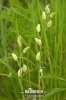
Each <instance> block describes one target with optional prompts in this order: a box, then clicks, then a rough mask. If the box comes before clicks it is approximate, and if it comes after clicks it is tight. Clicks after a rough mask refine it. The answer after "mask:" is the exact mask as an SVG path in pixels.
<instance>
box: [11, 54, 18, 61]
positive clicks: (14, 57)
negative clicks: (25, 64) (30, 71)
mask: <svg viewBox="0 0 66 100" xmlns="http://www.w3.org/2000/svg"><path fill="white" fill-rule="evenodd" d="M11 55H12V58H13V59H14V60H15V61H18V59H17V56H16V54H14V53H12V54H11Z"/></svg>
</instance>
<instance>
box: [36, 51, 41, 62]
mask: <svg viewBox="0 0 66 100" xmlns="http://www.w3.org/2000/svg"><path fill="white" fill-rule="evenodd" d="M36 60H37V61H40V52H38V53H37V55H36Z"/></svg>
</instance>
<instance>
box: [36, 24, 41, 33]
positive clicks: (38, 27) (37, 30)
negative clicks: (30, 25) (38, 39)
mask: <svg viewBox="0 0 66 100" xmlns="http://www.w3.org/2000/svg"><path fill="white" fill-rule="evenodd" d="M36 32H37V33H39V32H40V24H38V25H37V26H36Z"/></svg>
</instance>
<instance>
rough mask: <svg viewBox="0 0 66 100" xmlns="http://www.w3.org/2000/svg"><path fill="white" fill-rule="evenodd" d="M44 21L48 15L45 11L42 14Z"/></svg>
mask: <svg viewBox="0 0 66 100" xmlns="http://www.w3.org/2000/svg"><path fill="white" fill-rule="evenodd" d="M42 19H43V20H46V13H45V11H43V12H42Z"/></svg>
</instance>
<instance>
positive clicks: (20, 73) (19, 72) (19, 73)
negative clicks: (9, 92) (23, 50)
mask: <svg viewBox="0 0 66 100" xmlns="http://www.w3.org/2000/svg"><path fill="white" fill-rule="evenodd" d="M21 75H22V68H20V69H19V70H18V77H21Z"/></svg>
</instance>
